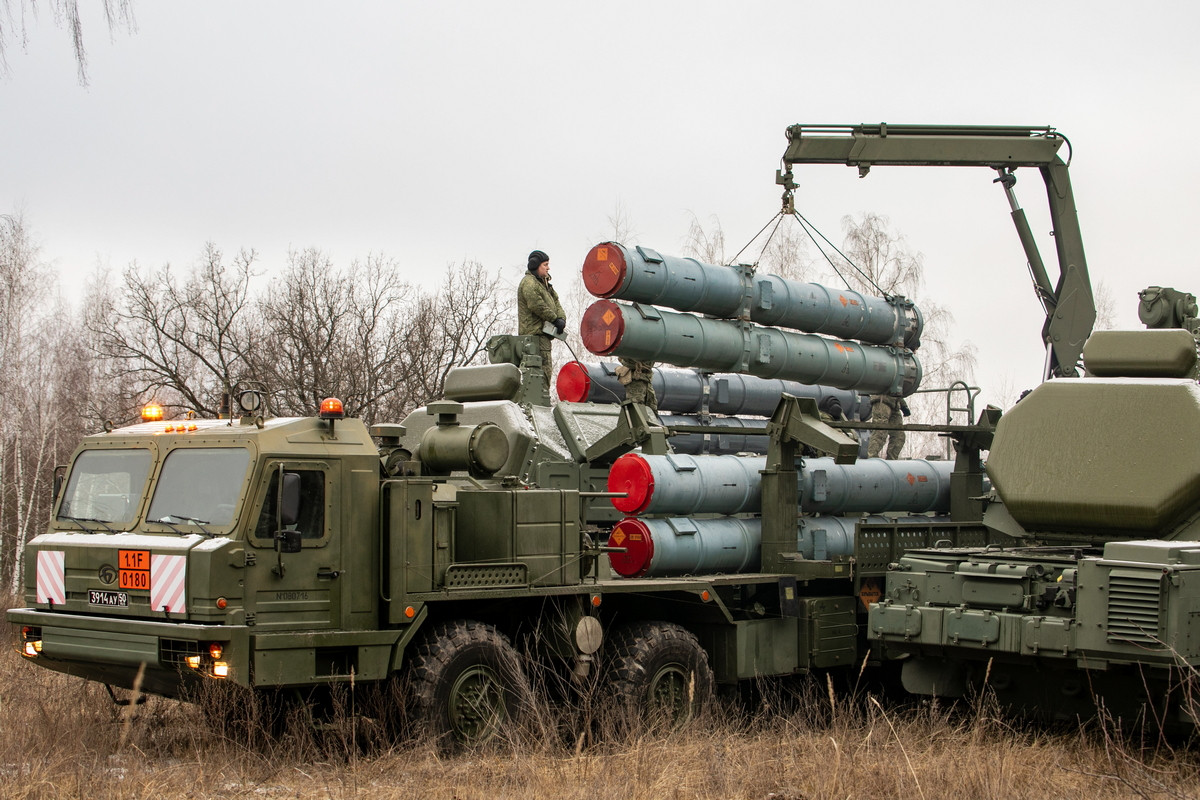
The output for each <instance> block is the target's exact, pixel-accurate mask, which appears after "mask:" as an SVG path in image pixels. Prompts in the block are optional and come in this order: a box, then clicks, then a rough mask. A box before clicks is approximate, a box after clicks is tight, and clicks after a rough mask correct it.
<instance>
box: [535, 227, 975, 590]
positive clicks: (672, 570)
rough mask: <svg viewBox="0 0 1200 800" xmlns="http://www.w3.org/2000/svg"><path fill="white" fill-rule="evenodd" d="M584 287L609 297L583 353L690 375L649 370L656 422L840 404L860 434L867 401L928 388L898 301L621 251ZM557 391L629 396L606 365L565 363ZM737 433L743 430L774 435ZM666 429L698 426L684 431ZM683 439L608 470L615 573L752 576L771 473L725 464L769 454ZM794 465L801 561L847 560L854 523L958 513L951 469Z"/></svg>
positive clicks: (586, 326)
mask: <svg viewBox="0 0 1200 800" xmlns="http://www.w3.org/2000/svg"><path fill="white" fill-rule="evenodd" d="M583 280H584V285H585V286H586V287H587V289H588V291H590V292H591V293H592V294H593V295H596V296H598V297H600V298H601V299H600V300H598V301H597V302H595V303H593V304H592V305H591V306H590V307H589V308H588V309H587V311H586V312H585V313H584V316H583V322H582V325H581V334H582V338H583V342H584V345H585V346H586V347H587V348H588V350H590V351H591V352H592V353H595V354H596V355H599V356H608V357H623V358H627V359H633V360H637V361H642V362H666V363H668V364H673V365H675V366H678V367H690V368H692V369H691V370H679V369H676V370H671V369H663V368H655V370H654V387H655V391H656V393H657V394H658V396H659V398H660V399H659V409H660V411H661V412H678V413H683V414H700V415H702V416H706V415H708V414H711V413H720V414H733V415H764V416H765V415H769V414H771V413H772V412H773V411H774V409H775V407H776V406H777V405H778V402H779V398H780V396H781V394H782V393H784V392H786V393H788V394H792V395H796V396H800V397H812V398H814V399H816V400H818V401H824V400H826V399H827V398H835V399H836V400H837V405H838V406H840V408H841V409H842V411H843V413H844V414H845V416H846V417H847V418H850V419H866V418H868V417H869V414H870V411H869V409H870V404H869V400H866V399H865V398H864V397H862V395H863V394H891V395H897V396H901V397H903V396H907V395H909V394H911V393H912V392H914V391H916V389H917V387H918V385H919V384H920V380H921V365H920V362H919V361H918V360H917V357H916V355H915V353H914V352H913V351H914V350H916V348H917V347H918V345H919V343H920V337H921V329H922V324H923V320H922V317H921V313H920V311H919V310H918V309H917V308H916V307H915V306H914V305H913V304H912V303H911V302H909V301H908V300H906V299H905V298H903V297H883V298H875V297H867V296H864V295H862V294H860V293H858V292H854V291H849V290H842V291H839V290H832V289H828V288H825V287H823V286H819V285H817V284H812V283H799V282H795V281H788V280H785V279H783V278H780V277H778V276H774V275H768V276H760V275H757V274H756V273H755V270H754V269H753V268H751V267H746V266H736V267H727V266H714V265H711V264H703V263H701V262H699V261H696V260H695V259H690V258H676V257H672V256H664V255H661V254H659V253H657V252H655V251H653V250H650V249H648V248H643V247H636V248H628V247H625V246H624V245H621V244H617V243H614V242H607V243H604V244H599V245H596V246H595V247H593V248H592V249H591V251H590V252H589V253H588V255H587V258H586V259H585V261H584V265H583ZM622 301H623V302H622ZM662 306H665V307H667V308H669V309H673V310H665V309H664V308H662ZM713 373H723V374H713ZM558 391H559V396H560V398H561V399H566V400H573V401H583V400H591V401H594V402H605V401H610V400H609V398H612V399H613V400H620V399H623V395H624V392H623V391H622V387H620V384H619V383H618V382H617V381H616V379H615V373H614V369H613V367H612V365H611V364H601V365H584V364H580V363H578V362H572V363H571V364H568V365H567V366H566V367H565V368H564V369H563V371H562V372H560V374H559V377H558ZM822 407H825V408H828V406H827V405H823V406H822ZM732 419H734V420H735V422H734V425H735V426H737V427H745V428H760V429H761V428H764V427H765V424H766V423H765V420H750V419H748V417H732ZM662 420H663V423H664V424H665V425H667V426H670V425H672V424H684V425H694V424H695V421H694V418H691V417H678V418H676V417H671V416H669V415H666V414H664V415H663V417H662ZM726 421H727V420H725V419H722V420H721V424H722V425H724V424H725V423H726ZM680 438H681V437H673V438H672V449H673V450H674V451H675V452H674V453H672V454H670V455H657V456H656V455H646V454H642V453H630V454H627V455H625V456H622V457H621V458H620V459H618V460H617V462H616V463H615V464H614V465H613V467H612V469H611V470H610V473H609V487H608V488H609V491H611V492H617V493H623V494H624V495H625V497H620V498H614V500H613V504H614V506H616V508H617V509H618V510H619V511H622V512H624V513H626V514H628V515H638V516H628V517H626V518H625V519H624V520H622V521H621V522H619V523H618V524H617V525H616V526H615V527H614V528H613V531H612V534H611V536H610V538H609V545H610V546H611V547H613V548H616V549H617V550H618V551H619V552H614V553H613V554H612V555H611V560H612V564H613V569H614V570H615V571H616V572H617V573H618V574H620V575H624V576H626V577H639V576H655V575H677V574H687V573H697V572H701V571H717V572H720V571H725V572H753V571H756V570H758V569H759V566H760V565H759V560H760V545H761V538H762V534H761V517H759V516H756V515H757V514H758V513H759V512H761V483H760V474H759V473H760V471H761V470H763V469H764V467H765V460H764V459H763V458H761V457H746V456H738V455H731V454H728V453H732V452H741V453H747V452H751V453H753V452H762V450H761V448H762V447H763V446H764V445H763V444H759V445H758V446H757V447H756V446H754V445H749V442H751V441H754V440H757V442H759V443H765V437H764V436H761V435H758V436H754V435H750V436H745V437H729V438H730V439H731V443H733V444H734V445H735V446H736V447H737V449H733V448H714V447H705V448H697V447H696V446H695V445H693V444H691V443H690V442H688V441H687V440H683V441H678V440H679V439H680ZM702 438H703V437H702ZM718 438H719V437H718ZM705 440H706V441H707V438H705ZM681 445H682V446H681ZM864 454H865V453H864ZM800 466H801V469H800V470H799V471H798V473H797V474H798V475H799V486H798V487H797V488H798V491H799V496H800V508H799V509H798V510H799V512H800V515H799V520H800V525H799V530H798V531H797V552H798V553H800V554H801V555H802V556H803V557H805V558H810V559H825V558H829V557H831V556H838V555H846V554H849V553H850V552H851V550H852V548H853V538H854V527H855V525H856V524H857V523H858V522H859V521H863V520H865V521H872V522H875V521H885V520H886V521H897V516H896V515H902V514H926V513H938V514H941V513H946V512H948V511H949V505H950V501H949V497H950V473H951V470H952V467H953V465H952V464H951V463H950V462H931V461H924V460H906V461H884V460H881V459H864V460H862V461H860V462H859V463H857V464H854V465H838V464H834V463H833V461H832V459H821V458H813V459H806V460H805V462H804V463H802V464H801V465H800ZM884 514H888V515H891V516H888V517H886V518H885V517H883V516H882V515H884ZM642 515H647V516H642ZM903 519H904V518H903V517H901V518H900V521H903Z"/></svg>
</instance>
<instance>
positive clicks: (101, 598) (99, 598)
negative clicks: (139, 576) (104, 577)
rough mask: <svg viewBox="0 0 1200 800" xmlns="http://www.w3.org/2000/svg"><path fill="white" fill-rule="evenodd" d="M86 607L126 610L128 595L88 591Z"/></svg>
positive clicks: (96, 590)
mask: <svg viewBox="0 0 1200 800" xmlns="http://www.w3.org/2000/svg"><path fill="white" fill-rule="evenodd" d="M88 605H89V606H110V607H111V606H116V607H118V608H128V607H129V594H128V593H127V592H102V591H100V590H98V589H88Z"/></svg>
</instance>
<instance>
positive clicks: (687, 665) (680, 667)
mask: <svg viewBox="0 0 1200 800" xmlns="http://www.w3.org/2000/svg"><path fill="white" fill-rule="evenodd" d="M605 662H606V665H607V666H606V674H607V676H608V681H607V683H608V686H609V690H610V691H611V692H612V694H613V696H614V700H615V701H616V702H615V703H614V705H615V706H616V708H617V709H619V710H620V711H621V712H623V713H624V715H625V718H624V719H625V721H626V722H633V723H642V724H645V725H648V726H650V727H652V728H666V729H668V730H675V729H678V728H681V727H683V726H684V725H686V724H688V723H689V722H691V721H692V720H694V719H695V718H696V717H698V716H700V714H702V713H703V712H704V710H705V709H706V708H707V707H708V705H709V703H710V702H711V701H712V697H713V683H714V680H713V672H712V668H710V667H709V665H708V654H707V653H705V652H704V648H702V647H701V646H700V642H699V641H698V640H697V639H696V637H695V636H694V635H692V633H691V632H689V631H688V630H686V629H684V628H683V627H681V626H679V625H676V624H675V623H672V622H636V623H633V624H631V625H626V626H624V627H622V628H619V629H617V630H616V631H615V632H614V633H613V634H612V637H611V639H610V641H609V649H608V651H607V657H606V658H605Z"/></svg>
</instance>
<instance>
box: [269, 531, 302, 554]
mask: <svg viewBox="0 0 1200 800" xmlns="http://www.w3.org/2000/svg"><path fill="white" fill-rule="evenodd" d="M275 550H276V552H279V553H299V552H300V531H279V532H278V533H276V534H275Z"/></svg>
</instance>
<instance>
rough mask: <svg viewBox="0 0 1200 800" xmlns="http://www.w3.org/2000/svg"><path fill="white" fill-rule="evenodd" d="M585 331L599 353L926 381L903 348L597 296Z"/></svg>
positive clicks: (801, 376)
mask: <svg viewBox="0 0 1200 800" xmlns="http://www.w3.org/2000/svg"><path fill="white" fill-rule="evenodd" d="M580 333H581V334H582V337H583V344H584V346H585V347H587V349H588V350H590V351H591V352H593V353H595V354H596V355H599V356H625V357H626V358H632V359H635V360H638V361H647V362H654V361H660V362H665V363H667V364H674V365H675V366H679V367H697V368H699V369H704V370H712V371H713V372H739V373H746V374H750V375H755V376H757V377H759V378H779V379H781V380H791V381H799V382H800V383H812V384H818V385H822V386H833V387H835V388H838V389H854V390H856V391H860V392H865V393H867V394H893V395H900V396H907V395H910V394H912V393H913V392H914V391H916V389H917V387H918V386H919V385H920V383H921V363H920V362H919V361H918V360H917V357H916V356H915V355H914V354H913V353H912V352H911V351H909V350H905V349H903V348H896V347H884V346H880V345H869V344H861V343H859V342H848V341H844V340H840V339H828V338H825V337H823V336H817V335H815V334H811V333H795V332H793V331H785V330H781V329H779V328H764V327H762V326H759V325H754V324H752V323H748V322H738V321H734V320H725V319H709V318H707V317H697V316H695V315H693V314H681V313H677V312H672V311H663V310H660V309H658V308H655V307H654V306H644V305H626V304H623V303H614V302H613V301H612V300H597V301H596V302H595V303H592V305H591V306H589V307H588V309H587V311H585V312H584V314H583V323H582V325H581V330H580Z"/></svg>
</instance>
